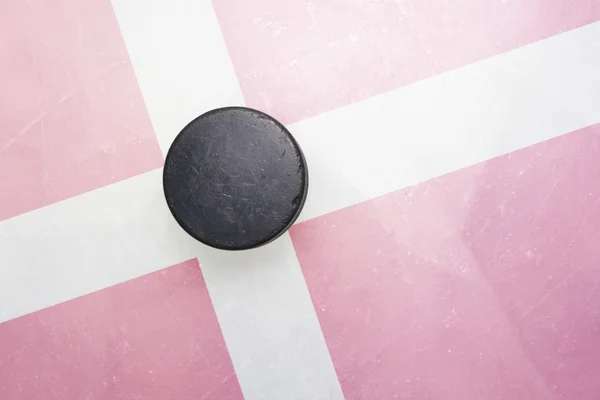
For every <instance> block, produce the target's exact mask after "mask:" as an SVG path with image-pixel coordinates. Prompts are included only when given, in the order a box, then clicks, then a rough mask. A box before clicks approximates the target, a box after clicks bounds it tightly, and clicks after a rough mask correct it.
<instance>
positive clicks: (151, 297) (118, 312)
mask: <svg viewBox="0 0 600 400" xmlns="http://www.w3.org/2000/svg"><path fill="white" fill-rule="evenodd" d="M0 343H2V346H0V398H1V399H12V400H42V399H88V400H95V399H98V400H100V399H111V400H112V399H146V400H165V399H181V400H184V399H189V400H197V399H218V400H236V399H243V396H242V393H241V390H240V387H239V384H238V381H237V378H236V375H235V372H234V370H233V365H232V363H231V359H230V358H229V353H228V352H227V348H226V347H225V342H224V340H223V336H222V333H221V329H220V327H219V324H218V322H217V318H216V315H215V312H214V309H213V306H212V303H211V300H210V297H209V295H208V292H207V290H206V285H205V283H204V279H203V278H202V274H201V272H200V268H199V266H198V262H197V261H196V260H190V261H186V262H184V263H181V264H178V265H175V266H172V267H170V268H166V269H164V270H161V271H158V272H155V273H152V274H149V275H146V276H143V277H140V278H137V279H134V280H131V281H128V282H125V283H122V284H120V285H117V286H113V287H110V288H107V289H104V290H101V291H99V292H95V293H92V294H89V295H86V296H83V297H80V298H77V299H74V300H71V301H68V302H66V303H62V304H59V305H56V306H53V307H50V308H47V309H44V310H41V311H38V312H35V313H33V314H29V315H26V316H24V317H21V318H17V319H14V320H11V321H8V322H5V323H3V324H0Z"/></svg>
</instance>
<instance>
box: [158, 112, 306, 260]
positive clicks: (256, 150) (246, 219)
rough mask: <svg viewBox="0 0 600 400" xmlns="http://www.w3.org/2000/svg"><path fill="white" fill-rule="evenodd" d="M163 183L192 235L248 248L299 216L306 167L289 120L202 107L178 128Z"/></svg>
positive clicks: (213, 243) (229, 247)
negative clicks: (201, 111)
mask: <svg viewBox="0 0 600 400" xmlns="http://www.w3.org/2000/svg"><path fill="white" fill-rule="evenodd" d="M163 186H164V191H165V197H166V200H167V204H168V206H169V209H170V210H171V212H172V213H173V216H174V217H175V219H176V220H177V222H178V223H179V225H181V227H182V228H183V229H184V230H185V231H186V232H187V233H189V234H190V235H191V236H192V237H194V238H196V239H197V240H199V241H201V242H203V243H205V244H207V245H209V246H212V247H215V248H219V249H225V250H244V249H250V248H254V247H258V246H262V245H264V244H266V243H269V242H270V241H272V240H274V239H276V238H277V237H279V236H280V235H281V234H283V233H284V232H285V231H286V230H287V229H288V228H289V227H290V226H291V225H292V224H293V223H294V221H295V220H296V218H297V217H298V215H299V214H300V211H301V210H302V206H303V205H304V202H305V200H306V194H307V190H308V174H307V168H306V161H305V160H304V156H303V155H302V151H301V150H300V147H299V146H298V144H297V143H296V141H295V140H294V138H293V137H292V136H291V134H290V133H289V132H288V130H287V129H286V128H285V127H284V126H283V125H281V124H280V123H279V122H277V121H276V120H275V119H273V118H271V117H270V116H268V115H266V114H264V113H262V112H259V111H256V110H252V109H249V108H244V107H228V108H221V109H216V110H212V111H209V112H207V113H205V114H203V115H201V116H200V117H198V118H196V119H195V120H193V121H192V122H191V123H190V124H188V125H187V126H186V127H185V128H184V129H183V130H182V131H181V133H179V135H178V136H177V138H176V139H175V141H174V142H173V144H172V145H171V148H170V149H169V152H168V154H167V158H166V161H165V167H164V172H163Z"/></svg>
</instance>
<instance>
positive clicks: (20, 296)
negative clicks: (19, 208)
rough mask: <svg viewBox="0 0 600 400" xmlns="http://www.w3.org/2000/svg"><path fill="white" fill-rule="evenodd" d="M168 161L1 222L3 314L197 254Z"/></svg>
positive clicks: (1, 316)
mask: <svg viewBox="0 0 600 400" xmlns="http://www.w3.org/2000/svg"><path fill="white" fill-rule="evenodd" d="M161 182H162V169H158V170H155V171H151V172H148V173H145V174H143V175H139V176H136V177H134V178H131V179H128V180H125V181H121V182H118V183H115V184H113V185H110V186H106V187H103V188H101V189H98V190H94V191H92V192H89V193H86V194H83V195H81V196H77V197H73V198H71V199H67V200H64V201H61V202H59V203H55V204H52V205H50V206H47V207H43V208H40V209H38V210H35V211H32V212H30V213H27V214H23V215H19V216H17V217H14V218H11V219H8V220H5V221H2V222H1V223H0V322H1V321H5V320H8V319H11V318H15V317H18V316H20V315H23V314H26V313H30V312H32V311H35V310H39V309H41V308H44V307H48V306H50V305H53V304H57V303H59V302H62V301H65V300H68V299H72V298H74V297H77V296H80V295H83V294H87V293H90V292H93V291H95V290H98V289H102V288H105V287H107V286H110V285H113V284H116V283H120V282H123V281H126V280H128V279H132V278H135V277H137V276H140V275H143V274H146V273H149V272H152V271H156V270H158V269H161V268H164V267H168V266H170V265H173V264H176V263H178V262H181V261H184V260H189V259H192V258H194V257H195V256H196V255H197V254H198V253H199V247H201V245H200V244H199V243H197V242H196V241H194V240H193V239H191V238H190V237H189V236H187V234H185V233H184V232H183V231H182V230H181V228H179V226H178V225H177V223H176V222H175V220H174V219H173V217H172V216H171V214H170V213H169V210H168V208H167V204H166V202H165V199H164V196H163V193H162V187H161Z"/></svg>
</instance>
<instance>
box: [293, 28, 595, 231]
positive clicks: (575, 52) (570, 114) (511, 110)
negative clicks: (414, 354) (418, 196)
mask: <svg viewBox="0 0 600 400" xmlns="http://www.w3.org/2000/svg"><path fill="white" fill-rule="evenodd" d="M598 122H600V23H595V24H592V25H588V26H585V27H583V28H580V29H576V30H573V31H570V32H567V33H564V34H561V35H558V36H555V37H552V38H549V39H546V40H543V41H540V42H537V43H534V44H531V45H528V46H525V47H522V48H520V49H517V50H514V51H512V52H509V53H505V54H501V55H498V56H495V57H493V58H490V59H487V60H484V61H481V62H478V63H475V64H471V65H468V66H465V67H463V68H460V69H457V70H454V71H451V72H448V73H445V74H442V75H438V76H436V77H433V78H431V79H427V80H425V81H421V82H418V83H415V84H413V85H410V86H407V87H404V88H401V89H398V90H395V91H393V92H389V93H385V94H383V95H380V96H377V97H373V98H370V99H367V100H365V101H362V102H360V103H356V104H352V105H350V106H347V107H343V108H340V109H337V110H334V111H332V112H329V113H327V114H323V115H319V116H316V117H314V118H311V119H308V120H304V121H301V122H298V123H296V124H294V125H292V126H290V130H291V131H292V133H294V134H295V136H296V138H297V139H298V141H299V142H300V145H301V146H302V148H303V150H304V152H305V155H306V158H307V161H308V165H309V171H310V191H309V196H308V200H307V203H306V205H305V208H304V211H303V213H302V215H301V217H300V220H301V221H302V220H307V219H310V218H314V217H317V216H319V215H323V214H326V213H328V212H331V211H335V210H338V209H341V208H344V207H347V206H350V205H352V204H357V203H360V202H362V201H365V200H368V199H371V198H374V197H377V196H379V195H383V194H385V193H389V192H392V191H394V190H397V189H400V188H403V187H407V186H410V185H414V184H416V183H418V182H422V181H425V180H427V179H430V178H433V177H436V176H439V175H442V174H445V173H448V172H451V171H454V170H457V169H460V168H463V167H466V166H469V165H473V164H475V163H478V162H481V161H484V160H487V159H490V158H493V157H496V156H499V155H501V154H505V153H507V152H510V151H513V150H517V149H520V148H523V147H526V146H529V145H531V144H534V143H538V142H540V141H543V140H546V139H550V138H552V137H555V136H559V135H562V134H565V133H568V132H571V131H574V130H577V129H580V128H583V127H585V126H588V125H592V124H595V123H598Z"/></svg>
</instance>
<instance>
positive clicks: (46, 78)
mask: <svg viewBox="0 0 600 400" xmlns="http://www.w3.org/2000/svg"><path fill="white" fill-rule="evenodd" d="M0 88H2V96H0V220H3V219H6V218H9V217H12V216H15V215H18V214H21V213H24V212H27V211H30V210H33V209H36V208H39V207H41V206H44V205H48V204H51V203H54V202H57V201H59V200H63V199H65V198H68V197H71V196H74V195H77V194H81V193H84V192H86V191H89V190H92V189H96V188H98V187H101V186H105V185H107V184H110V183H112V182H115V181H119V180H122V179H125V178H129V177H132V176H135V175H138V174H140V173H143V172H146V171H149V170H152V169H155V168H158V167H160V166H161V165H162V163H163V158H162V155H161V152H160V149H159V147H158V143H157V139H156V136H155V134H154V130H153V128H152V124H151V122H150V119H149V116H148V113H147V111H146V107H145V105H144V101H143V99H142V95H141V92H140V90H139V88H138V85H137V81H136V77H135V74H134V71H133V68H132V66H131V63H130V60H129V56H128V54H127V51H126V49H125V44H124V43H123V39H122V37H121V33H120V30H119V26H118V25H117V21H116V18H115V15H114V13H113V10H112V8H111V4H110V1H109V0H89V1H77V0H54V1H43V0H32V1H22V0H3V1H1V2H0Z"/></svg>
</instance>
